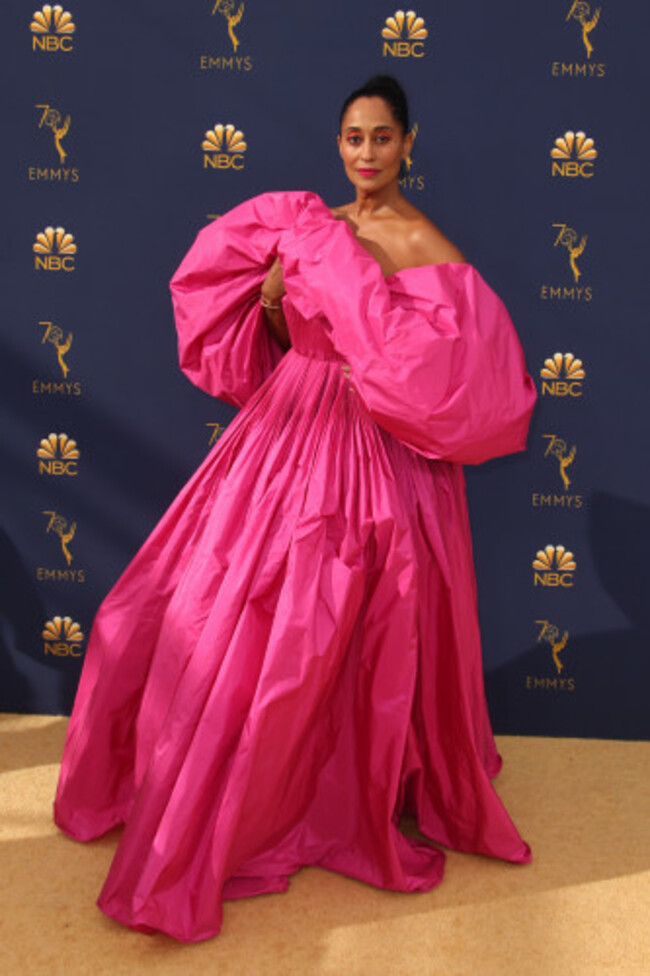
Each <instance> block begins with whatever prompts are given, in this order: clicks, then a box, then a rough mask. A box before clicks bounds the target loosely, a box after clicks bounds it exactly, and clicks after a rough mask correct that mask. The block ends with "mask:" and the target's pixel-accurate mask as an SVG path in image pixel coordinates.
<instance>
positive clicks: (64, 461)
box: [36, 434, 81, 477]
mask: <svg viewBox="0 0 650 976" xmlns="http://www.w3.org/2000/svg"><path fill="white" fill-rule="evenodd" d="M36 456H37V458H38V459H39V461H38V473H39V474H49V475H55V476H57V477H59V476H61V475H68V476H70V477H76V475H77V474H78V473H79V472H78V468H77V461H78V460H79V458H80V457H81V452H80V451H79V448H78V447H77V442H76V441H74V440H72V438H71V437H68V435H67V434H48V435H47V437H44V438H43V439H42V440H41V442H40V444H39V446H38V449H37V451H36Z"/></svg>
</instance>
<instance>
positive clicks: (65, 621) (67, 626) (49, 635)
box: [41, 616, 84, 657]
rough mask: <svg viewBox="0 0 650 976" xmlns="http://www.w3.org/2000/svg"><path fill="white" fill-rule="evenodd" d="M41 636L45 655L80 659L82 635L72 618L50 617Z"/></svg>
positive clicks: (79, 627)
mask: <svg viewBox="0 0 650 976" xmlns="http://www.w3.org/2000/svg"><path fill="white" fill-rule="evenodd" d="M41 636H42V638H43V641H44V648H43V651H44V653H45V654H52V655H54V656H55V657H81V644H82V643H83V641H84V633H83V631H82V629H81V626H80V625H79V624H78V623H77V622H76V621H74V620H73V619H72V617H59V616H56V617H52V619H51V620H48V621H46V623H45V624H44V626H43V631H42V634H41Z"/></svg>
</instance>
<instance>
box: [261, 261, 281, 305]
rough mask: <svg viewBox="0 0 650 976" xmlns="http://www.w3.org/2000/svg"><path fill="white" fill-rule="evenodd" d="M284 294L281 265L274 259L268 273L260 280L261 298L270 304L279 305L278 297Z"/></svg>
mask: <svg viewBox="0 0 650 976" xmlns="http://www.w3.org/2000/svg"><path fill="white" fill-rule="evenodd" d="M285 294H286V289H285V287H284V281H283V278H282V265H281V264H280V261H279V260H276V261H274V262H273V264H272V265H271V268H270V270H269V273H268V274H267V276H266V278H265V279H264V281H263V282H262V298H263V299H264V301H265V302H268V303H269V304H270V305H279V304H280V299H281V298H282V296H283V295H285Z"/></svg>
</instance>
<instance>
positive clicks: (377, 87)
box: [339, 75, 409, 135]
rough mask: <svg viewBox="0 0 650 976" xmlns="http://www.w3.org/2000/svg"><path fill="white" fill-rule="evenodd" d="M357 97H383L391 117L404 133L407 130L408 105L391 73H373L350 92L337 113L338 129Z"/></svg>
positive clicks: (403, 93) (400, 87) (404, 95)
mask: <svg viewBox="0 0 650 976" xmlns="http://www.w3.org/2000/svg"><path fill="white" fill-rule="evenodd" d="M357 98H383V100H384V101H385V102H386V104H387V105H388V107H389V108H390V110H391V112H392V113H393V118H394V119H395V121H396V122H397V123H399V125H401V127H402V130H403V132H404V135H406V134H407V132H408V131H409V107H408V101H407V99H406V94H405V92H404V89H403V88H402V86H401V85H400V83H399V81H397V79H396V78H393V76H392V75H373V77H372V78H369V79H368V81H367V82H366V83H365V85H362V86H361V88H357V89H356V90H355V91H353V92H351V93H350V94H349V95H348V97H347V98H346V99H345V101H344V102H343V107H342V108H341V114H340V115H339V131H340V129H341V125H342V123H343V116H344V115H345V113H346V112H347V110H348V109H349V107H350V105H352V103H353V102H356V100H357Z"/></svg>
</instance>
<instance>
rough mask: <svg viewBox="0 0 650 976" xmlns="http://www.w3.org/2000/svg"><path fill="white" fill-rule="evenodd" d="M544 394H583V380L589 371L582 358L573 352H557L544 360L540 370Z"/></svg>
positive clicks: (576, 395)
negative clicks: (586, 369)
mask: <svg viewBox="0 0 650 976" xmlns="http://www.w3.org/2000/svg"><path fill="white" fill-rule="evenodd" d="M539 375H540V376H541V378H542V396H561V397H564V396H572V397H580V396H582V381H583V380H584V379H586V376H587V373H586V371H585V368H584V364H583V362H582V360H581V359H578V358H577V357H576V356H574V355H573V353H572V352H556V353H553V355H552V356H550V357H549V358H548V359H545V360H544V365H543V366H542V368H541V369H540V371H539Z"/></svg>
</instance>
